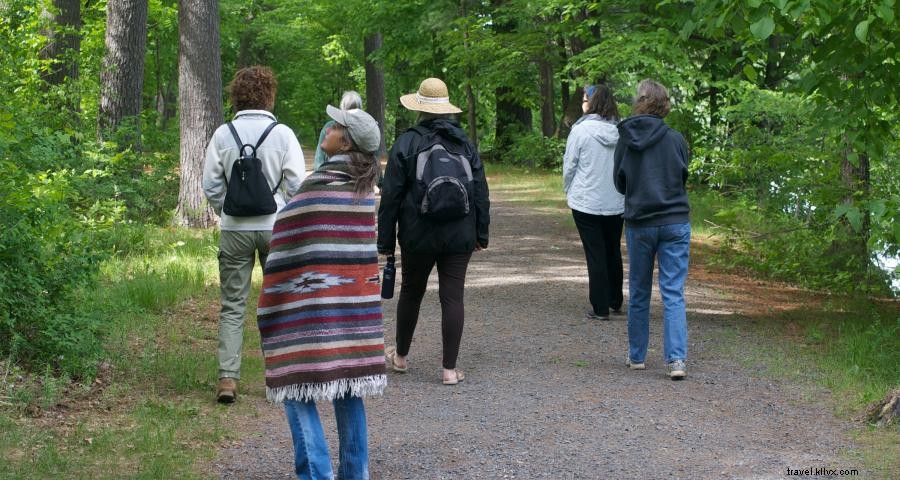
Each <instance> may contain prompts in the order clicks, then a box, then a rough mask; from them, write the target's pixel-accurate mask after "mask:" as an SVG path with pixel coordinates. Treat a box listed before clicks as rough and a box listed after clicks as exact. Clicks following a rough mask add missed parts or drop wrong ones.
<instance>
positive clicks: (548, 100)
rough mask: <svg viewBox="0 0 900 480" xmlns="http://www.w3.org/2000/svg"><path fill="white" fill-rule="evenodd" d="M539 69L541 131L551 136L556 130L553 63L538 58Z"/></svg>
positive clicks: (546, 135)
mask: <svg viewBox="0 0 900 480" xmlns="http://www.w3.org/2000/svg"><path fill="white" fill-rule="evenodd" d="M540 69H541V133H543V134H544V136H545V137H552V136H553V134H554V133H555V132H556V115H555V114H554V112H553V65H551V64H550V61H549V60H547V59H546V58H542V59H541V60H540Z"/></svg>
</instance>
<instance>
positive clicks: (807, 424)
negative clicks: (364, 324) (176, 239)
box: [212, 198, 865, 480]
mask: <svg viewBox="0 0 900 480" xmlns="http://www.w3.org/2000/svg"><path fill="white" fill-rule="evenodd" d="M565 220H566V219H565V217H564V216H561V215H560V214H559V213H558V212H556V213H554V212H540V211H537V210H533V209H528V208H525V207H521V206H517V205H515V204H513V203H509V202H504V201H502V199H496V198H495V199H494V203H493V208H492V222H493V223H492V225H491V248H490V249H489V250H487V251H485V252H481V253H477V254H475V255H474V257H473V261H472V263H471V265H470V269H469V277H468V279H467V290H466V326H465V332H464V334H463V344H462V348H461V352H460V358H459V362H458V365H459V367H460V368H462V369H464V370H465V371H466V375H467V378H466V381H465V382H463V383H461V384H460V385H458V386H455V387H447V386H443V385H441V383H440V381H439V379H440V358H441V351H440V322H439V319H440V311H439V305H438V301H437V293H436V281H435V278H436V275H435V274H433V275H432V283H431V284H430V285H429V291H428V293H427V294H426V297H425V301H424V302H423V306H422V311H421V320H420V322H419V327H418V330H417V332H416V338H415V340H414V342H413V348H412V351H411V355H410V372H409V373H408V374H405V375H397V374H391V375H390V376H389V385H388V389H387V392H386V395H385V397H383V398H375V399H371V400H369V401H367V413H368V423H369V448H370V473H371V475H372V478H373V479H386V480H387V479H390V480H394V479H495V478H496V479H502V478H519V479H568V478H579V479H581V478H583V479H618V478H637V479H642V478H646V479H659V478H684V479H696V478H713V477H715V478H742V479H743V478H757V479H768V478H789V477H788V476H787V473H788V472H787V469H788V468H791V469H807V468H811V469H815V468H823V467H827V468H835V469H851V468H855V469H860V470H861V466H860V465H854V464H851V463H848V462H849V461H847V460H843V458H846V457H839V456H838V453H839V452H840V451H841V450H844V449H851V450H852V449H853V448H855V447H854V446H853V445H852V443H851V442H850V441H849V440H848V435H847V432H848V431H849V429H850V428H851V427H852V425H850V424H848V423H846V422H842V421H841V420H837V419H835V418H834V416H833V415H832V414H831V412H830V410H829V407H828V406H827V403H828V402H826V401H813V402H801V401H800V394H799V393H797V392H795V391H794V389H793V388H792V386H791V385H785V384H778V383H773V382H772V381H771V380H769V379H766V378H764V377H761V376H759V375H757V374H756V372H754V371H752V370H748V369H747V368H745V367H741V366H739V365H740V363H739V362H738V361H736V359H735V358H733V357H734V356H739V355H740V353H739V352H740V348H741V344H742V338H741V334H740V330H739V329H738V330H736V329H735V328H734V326H735V325H738V324H740V323H741V322H742V321H745V318H744V317H742V316H741V315H740V314H737V313H735V312H738V311H741V307H743V305H742V304H740V303H738V301H737V300H736V299H735V298H736V297H735V296H733V295H731V294H727V293H726V294H723V293H722V292H723V291H724V292H729V285H728V280H727V278H728V277H714V276H709V275H705V274H702V272H701V274H700V275H697V274H695V271H694V270H693V269H692V272H691V275H690V277H689V279H688V285H687V292H686V294H687V305H688V324H689V332H690V341H689V360H688V377H687V379H686V380H685V381H682V382H672V381H670V380H668V378H667V377H666V376H665V370H664V365H663V362H662V359H661V335H660V330H661V322H660V315H661V306H660V303H659V298H658V296H657V295H656V292H654V303H653V304H652V305H651V316H652V318H653V321H652V324H651V343H650V352H649V354H648V359H647V370H645V371H630V370H628V369H627V368H626V367H625V366H624V365H623V356H624V352H625V349H626V343H627V336H626V320H625V317H613V320H612V321H610V322H602V323H601V322H597V321H591V320H588V319H586V318H585V316H584V313H583V312H584V311H585V309H586V308H587V292H586V289H587V279H586V268H585V265H584V258H583V253H582V250H581V245H580V243H579V241H578V235H577V232H576V231H575V230H574V228H573V227H571V226H569V225H568V223H567V222H566V221H565ZM401 261H402V260H401ZM398 273H399V269H398ZM626 278H627V277H626ZM626 284H627V281H626ZM398 285H399V282H398ZM626 295H627V292H626ZM725 297H730V298H731V299H728V298H725ZM395 307H396V299H395V300H391V301H386V302H385V328H386V336H387V344H388V345H393V344H394V340H393V337H394V312H395ZM248 327H251V328H252V323H251V324H250V325H248ZM735 331H737V332H738V333H737V334H735V333H734V332H735ZM717 352H718V353H717ZM721 352H727V353H721ZM244 383H245V384H246V386H247V387H249V390H250V391H249V393H248V394H247V395H244V396H243V397H242V398H241V400H240V401H241V402H243V403H244V405H242V406H241V407H240V409H239V410H234V412H235V413H236V414H237V413H238V412H250V414H249V415H240V416H238V415H236V416H235V418H234V422H233V424H232V425H231V428H233V432H232V437H233V438H235V440H231V441H229V442H227V443H226V444H224V445H223V446H222V449H221V450H220V452H219V454H218V456H217V458H216V459H214V460H213V461H212V469H213V472H215V474H216V475H218V476H219V478H228V479H231V478H294V477H293V476H292V473H291V469H292V451H291V442H290V437H289V432H288V429H287V425H286V422H285V420H284V416H283V412H282V410H281V409H280V407H279V406H275V405H268V404H266V402H265V400H264V399H263V398H262V397H263V395H262V386H261V385H262V379H250V378H247V379H245V380H244ZM807 394H808V392H807ZM825 395H826V393H825V392H818V393H814V396H817V397H819V400H822V399H824V398H825ZM326 407H327V408H322V409H321V410H322V412H323V415H322V417H323V419H322V420H323V424H324V425H325V426H326V431H327V436H328V438H329V442H330V445H331V450H332V455H333V456H336V453H337V439H336V433H335V428H334V420H333V415H332V409H331V408H330V406H326ZM862 476H863V477H865V473H864V472H863V473H862ZM803 478H832V477H828V476H815V475H813V476H807V477H803ZM834 478H836V477H834Z"/></svg>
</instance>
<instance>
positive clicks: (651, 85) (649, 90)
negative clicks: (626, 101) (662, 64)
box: [631, 79, 672, 118]
mask: <svg viewBox="0 0 900 480" xmlns="http://www.w3.org/2000/svg"><path fill="white" fill-rule="evenodd" d="M671 108H672V107H671V104H670V103H669V91H668V90H666V87H664V86H662V84H660V83H659V82H655V81H653V80H650V79H645V80H641V83H639V84H638V87H637V99H636V100H635V101H634V108H633V109H632V112H631V113H632V114H633V115H656V116H657V117H660V118H665V117H666V115H668V114H669V110H670V109H671Z"/></svg>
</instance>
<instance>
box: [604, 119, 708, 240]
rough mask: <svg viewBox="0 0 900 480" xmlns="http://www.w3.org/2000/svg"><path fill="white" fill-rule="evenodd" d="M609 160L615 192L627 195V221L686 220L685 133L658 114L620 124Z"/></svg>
mask: <svg viewBox="0 0 900 480" xmlns="http://www.w3.org/2000/svg"><path fill="white" fill-rule="evenodd" d="M618 127H619V143H618V145H617V146H616V153H615V156H614V163H613V176H614V178H615V183H616V190H618V191H619V193H621V194H623V195H625V223H626V224H627V225H629V226H632V227H653V226H658V225H670V224H674V223H688V222H689V221H690V217H689V212H690V210H691V208H690V205H688V196H687V191H686V190H685V188H684V185H685V182H686V181H687V177H688V168H687V167H688V160H689V155H688V148H687V143H686V142H685V141H684V137H682V136H681V134H680V133H678V132H676V131H675V130H672V129H671V128H669V126H668V125H666V124H665V122H663V120H662V119H661V118H659V117H657V116H656V115H637V116H634V117H630V118H627V119H625V120H623V121H622V122H620V123H619V125H618Z"/></svg>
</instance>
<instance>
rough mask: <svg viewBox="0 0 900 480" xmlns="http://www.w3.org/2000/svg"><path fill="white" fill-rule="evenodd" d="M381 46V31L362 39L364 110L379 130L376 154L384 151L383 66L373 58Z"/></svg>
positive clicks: (381, 153)
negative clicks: (379, 139) (363, 55)
mask: <svg viewBox="0 0 900 480" xmlns="http://www.w3.org/2000/svg"><path fill="white" fill-rule="evenodd" d="M380 48H381V33H380V32H378V33H373V34H372V35H369V36H368V37H366V38H365V40H364V41H363V51H364V52H365V53H364V54H365V57H366V111H367V112H369V115H371V116H372V118H374V119H375V121H376V122H378V129H379V131H380V132H381V145H379V146H378V155H379V156H381V155H383V154H384V153H385V141H384V108H385V99H384V98H385V97H384V66H383V64H382V62H381V61H380V60H377V59H375V58H374V55H375V52H377V51H378V49H380Z"/></svg>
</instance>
